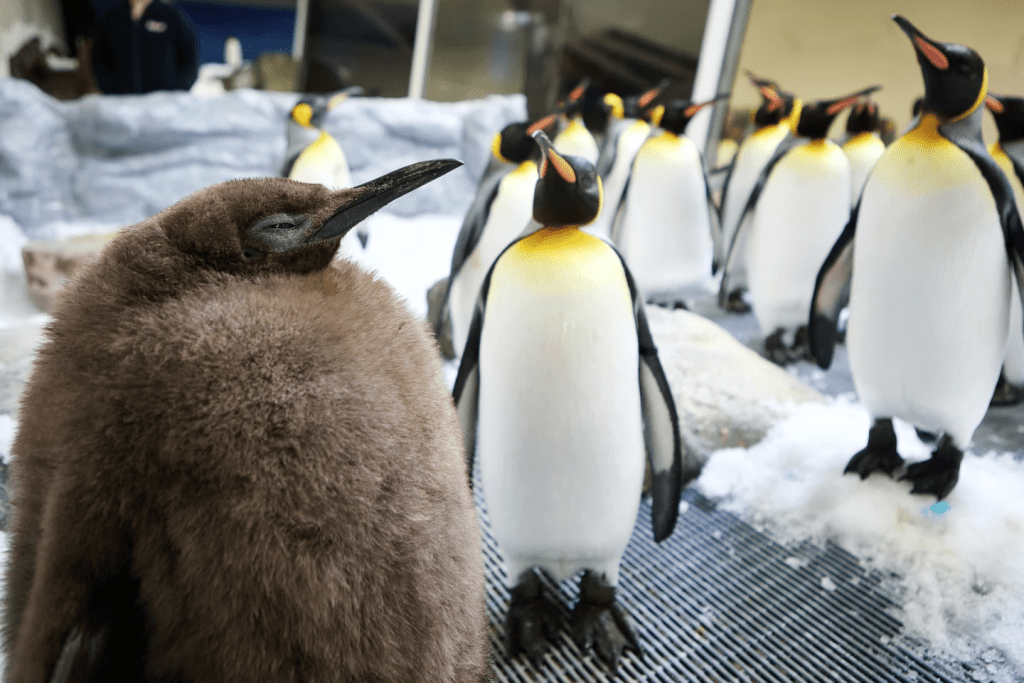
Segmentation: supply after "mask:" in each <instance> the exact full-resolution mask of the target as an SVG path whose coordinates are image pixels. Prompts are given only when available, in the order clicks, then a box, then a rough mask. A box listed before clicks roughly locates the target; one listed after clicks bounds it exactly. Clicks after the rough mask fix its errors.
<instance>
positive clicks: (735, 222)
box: [715, 71, 802, 313]
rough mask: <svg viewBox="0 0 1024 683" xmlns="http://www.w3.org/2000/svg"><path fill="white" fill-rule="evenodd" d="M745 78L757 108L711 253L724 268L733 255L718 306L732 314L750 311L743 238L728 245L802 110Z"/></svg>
mask: <svg viewBox="0 0 1024 683" xmlns="http://www.w3.org/2000/svg"><path fill="white" fill-rule="evenodd" d="M747 77H748V78H749V79H750V82H751V83H752V84H753V85H754V87H755V88H757V89H758V92H760V94H761V106H759V107H758V108H757V110H756V111H755V112H754V121H753V125H754V129H753V131H752V132H751V133H750V135H748V136H747V137H746V138H745V139H744V140H743V142H741V143H740V146H739V149H738V150H737V151H736V154H735V156H733V160H732V163H731V164H730V165H729V171H728V174H727V175H726V177H725V185H724V186H723V187H722V199H721V214H722V240H721V242H720V243H719V251H718V253H717V254H715V258H716V260H717V261H718V262H719V263H720V264H722V265H724V264H725V259H726V257H727V256H728V255H729V251H730V249H732V251H733V252H734V256H733V263H732V266H731V269H730V272H729V278H730V289H729V291H728V292H726V298H725V301H724V302H722V304H721V305H722V307H723V308H724V309H725V310H727V311H730V312H733V313H746V312H747V311H749V310H750V306H748V305H747V303H746V301H744V300H743V293H744V292H745V291H746V289H747V238H746V237H741V239H739V241H738V242H737V243H736V246H735V248H732V246H731V245H732V242H733V239H734V237H735V235H736V231H737V228H738V227H739V222H740V216H741V215H742V214H743V210H744V208H745V207H746V205H747V200H748V199H749V198H750V192H751V191H752V190H753V189H754V185H755V184H756V183H757V179H758V178H759V177H760V176H761V171H762V170H764V167H765V164H767V163H768V161H769V160H771V158H772V155H773V154H774V153H775V150H776V148H777V147H778V146H779V144H781V143H782V141H783V140H785V139H786V137H787V136H790V135H792V134H793V132H794V131H795V127H796V123H797V122H798V121H799V119H800V110H801V108H802V103H801V101H800V100H799V98H797V97H795V96H794V95H793V94H791V93H788V92H783V91H782V90H781V89H780V88H779V86H778V84H777V83H775V82H774V81H769V80H766V79H763V78H758V77H757V76H754V74H752V73H750V72H749V71H748V72H747Z"/></svg>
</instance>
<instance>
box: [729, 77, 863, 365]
mask: <svg viewBox="0 0 1024 683" xmlns="http://www.w3.org/2000/svg"><path fill="white" fill-rule="evenodd" d="M875 90H878V87H877V86H876V87H872V88H867V89H865V90H862V91H860V92H857V93H854V94H852V95H847V96H845V97H840V98H837V99H832V100H818V101H817V102H814V103H812V104H809V105H806V106H804V107H803V111H802V112H801V114H800V121H799V123H798V124H797V129H796V135H795V136H793V137H789V138H786V140H784V141H783V142H782V143H781V144H779V146H778V148H777V149H776V150H775V153H774V154H773V155H772V158H771V159H770V160H769V161H768V163H767V164H765V167H764V169H763V170H762V171H761V175H760V177H759V178H758V179H757V183H756V184H755V185H754V188H753V190H751V192H750V197H749V198H748V199H747V205H746V207H744V210H743V213H742V214H741V215H740V219H739V223H738V227H737V231H736V233H735V234H734V235H733V244H732V246H731V247H730V252H729V256H728V258H727V262H726V267H725V270H724V273H723V275H722V284H721V288H720V290H719V301H720V302H722V301H725V299H726V295H727V292H729V291H731V289H730V286H731V282H730V275H731V273H732V267H733V264H734V257H735V256H736V253H737V249H736V244H737V243H738V242H739V241H740V240H741V239H743V237H744V235H745V234H746V233H747V231H749V235H746V238H747V254H746V256H747V270H748V277H749V283H750V298H751V301H752V302H753V308H754V315H755V316H756V317H757V321H758V324H759V325H760V327H761V332H762V334H764V335H765V355H766V356H767V357H768V359H769V360H771V361H772V362H774V363H778V364H779V365H785V364H786V363H789V362H792V361H795V360H800V359H802V358H805V357H809V350H808V347H807V338H806V323H807V311H808V309H809V307H810V305H811V294H812V292H813V291H814V277H815V275H817V273H818V269H819V268H820V267H821V262H822V261H823V260H824V259H825V257H826V256H827V255H828V251H829V248H830V247H831V245H832V244H833V243H834V242H835V240H836V238H837V237H838V236H839V233H841V232H842V230H843V226H844V225H846V222H847V220H848V219H849V217H850V162H848V161H847V160H846V155H845V154H843V150H842V149H841V148H840V147H839V145H837V144H836V143H834V142H832V141H831V140H829V139H828V138H827V136H828V129H829V127H830V126H831V125H832V122H833V121H834V120H835V117H836V116H837V115H838V114H839V112H841V111H843V110H844V109H846V108H847V107H849V106H851V105H853V104H854V103H855V102H857V100H858V99H860V98H861V97H862V96H864V95H867V94H869V93H872V92H874V91H875Z"/></svg>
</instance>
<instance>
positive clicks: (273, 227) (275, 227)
mask: <svg viewBox="0 0 1024 683" xmlns="http://www.w3.org/2000/svg"><path fill="white" fill-rule="evenodd" d="M294 227H295V226H294V225H293V224H291V223H274V224H273V225H268V226H267V229H268V230H290V229H292V228H294Z"/></svg>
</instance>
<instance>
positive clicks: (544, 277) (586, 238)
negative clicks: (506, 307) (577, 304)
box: [488, 227, 631, 310]
mask: <svg viewBox="0 0 1024 683" xmlns="http://www.w3.org/2000/svg"><path fill="white" fill-rule="evenodd" d="M609 283H617V284H616V286H615V291H616V292H618V293H619V294H618V296H620V297H621V299H620V301H621V302H622V304H623V305H624V306H626V307H627V309H626V310H628V307H629V306H630V305H631V302H630V300H629V288H628V287H627V286H626V277H625V274H624V272H623V269H622V262H621V261H620V260H619V257H618V256H617V255H616V254H615V251H614V250H613V249H612V248H611V247H610V246H608V244H606V243H605V242H603V241H602V240H601V239H599V238H597V237H594V236H593V235H588V234H587V233H585V232H582V231H581V230H579V229H578V228H575V227H569V228H543V229H541V230H538V231H537V232H535V233H533V234H532V235H530V236H529V237H524V238H523V239H521V240H519V241H518V242H516V243H515V244H513V245H512V246H511V247H510V248H509V249H508V250H507V251H506V252H505V253H504V254H503V255H502V256H501V257H500V258H499V259H498V262H497V263H496V264H495V266H494V273H493V275H492V279H491V291H490V294H489V297H490V296H494V295H499V296H500V294H499V292H510V291H513V290H510V289H509V288H510V287H511V288H514V291H516V292H519V291H521V290H522V289H523V288H525V289H528V290H530V291H532V292H537V293H543V294H547V295H554V296H564V295H565V294H567V293H572V292H587V291H593V290H594V289H595V288H600V289H604V288H607V287H608V286H609ZM515 296H518V293H517V294H515ZM488 303H490V302H488ZM611 305H614V302H612V304H611Z"/></svg>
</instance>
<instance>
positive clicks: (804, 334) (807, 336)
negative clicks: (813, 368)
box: [790, 325, 814, 363]
mask: <svg viewBox="0 0 1024 683" xmlns="http://www.w3.org/2000/svg"><path fill="white" fill-rule="evenodd" d="M790 356H791V357H792V358H793V359H794V360H806V361H810V362H812V363H813V362H814V354H813V353H811V333H810V328H808V327H807V325H801V326H800V327H798V328H797V330H796V337H795V338H794V339H793V346H792V347H791V348H790Z"/></svg>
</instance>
